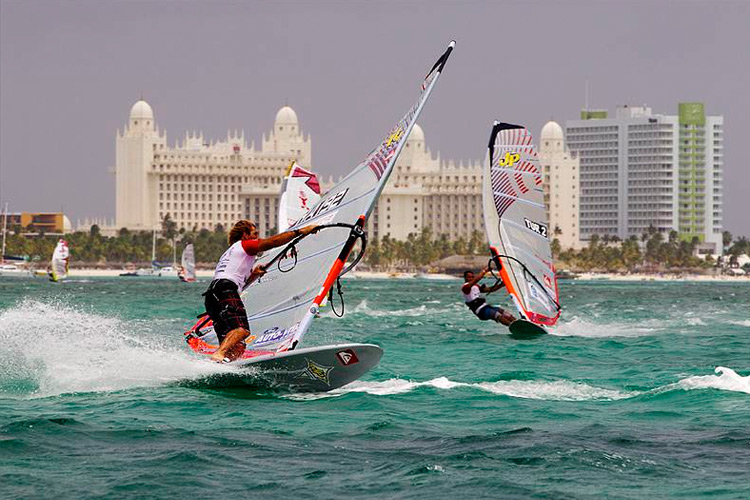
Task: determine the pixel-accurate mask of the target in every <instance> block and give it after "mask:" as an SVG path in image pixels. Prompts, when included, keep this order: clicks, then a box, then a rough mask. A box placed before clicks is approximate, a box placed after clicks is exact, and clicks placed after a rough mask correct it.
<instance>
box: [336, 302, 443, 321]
mask: <svg viewBox="0 0 750 500" xmlns="http://www.w3.org/2000/svg"><path fill="white" fill-rule="evenodd" d="M428 303H433V302H428ZM454 311H455V309H452V308H442V309H432V308H428V307H427V306H426V305H425V304H422V305H421V306H418V307H412V308H409V309H397V310H393V311H388V310H379V309H371V308H370V307H369V306H368V305H367V300H363V301H362V302H360V303H359V304H357V305H356V306H355V307H354V308H353V309H352V310H351V311H350V314H364V315H367V316H372V317H375V318H379V317H384V316H388V317H391V316H393V317H396V316H403V317H419V316H430V315H438V314H446V313H450V312H454Z"/></svg>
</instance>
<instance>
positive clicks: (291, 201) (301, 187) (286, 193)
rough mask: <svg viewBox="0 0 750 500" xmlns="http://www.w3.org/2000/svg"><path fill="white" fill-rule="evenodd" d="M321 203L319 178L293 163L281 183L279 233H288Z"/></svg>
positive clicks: (295, 162)
mask: <svg viewBox="0 0 750 500" xmlns="http://www.w3.org/2000/svg"><path fill="white" fill-rule="evenodd" d="M319 201H320V183H319V182H318V176H317V175H315V174H314V173H312V172H310V171H309V170H306V169H304V168H302V167H301V166H300V165H299V164H298V163H297V161H296V160H295V161H293V162H292V163H291V164H290V165H289V168H288V169H287V171H286V175H285V176H284V181H283V182H282V183H281V197H280V198H279V222H278V230H279V232H280V233H281V232H283V231H286V230H287V228H289V227H290V226H292V225H293V224H294V223H295V222H297V221H298V220H299V219H301V218H302V217H304V216H305V215H307V213H308V212H309V211H310V209H311V208H312V207H314V206H315V205H316V204H317V203H318V202H319Z"/></svg>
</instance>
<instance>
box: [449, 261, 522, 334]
mask: <svg viewBox="0 0 750 500" xmlns="http://www.w3.org/2000/svg"><path fill="white" fill-rule="evenodd" d="M488 272H490V270H489V268H484V269H482V270H481V271H480V272H479V274H474V272H473V271H464V284H463V285H462V286H461V292H462V293H463V295H464V302H466V306H467V307H468V308H469V309H471V312H473V313H474V314H476V316H477V317H478V318H479V319H481V320H482V321H487V320H490V319H491V320H493V321H496V322H498V323H502V324H503V325H505V326H509V325H510V324H511V323H513V322H514V321H515V320H516V318H515V317H514V316H513V315H512V314H511V313H509V312H508V311H505V310H504V309H502V308H500V307H496V306H491V305H489V304H488V303H487V299H485V298H484V297H483V296H482V294H488V293H492V292H494V291H497V290H500V289H501V288H503V287H504V286H505V284H504V283H503V282H502V281H499V282H498V283H496V284H495V285H493V286H491V287H488V286H487V285H484V284H479V282H480V281H482V278H484V276H485V274H487V273H488Z"/></svg>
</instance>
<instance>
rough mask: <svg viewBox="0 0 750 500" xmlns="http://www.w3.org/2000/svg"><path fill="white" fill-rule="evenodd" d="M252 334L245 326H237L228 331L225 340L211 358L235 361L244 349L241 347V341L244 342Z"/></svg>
mask: <svg viewBox="0 0 750 500" xmlns="http://www.w3.org/2000/svg"><path fill="white" fill-rule="evenodd" d="M249 336H250V332H249V331H248V330H245V329H244V328H235V329H234V330H232V331H231V332H229V333H227V336H226V337H224V342H222V343H221V345H220V346H219V348H218V349H216V352H215V353H213V354H212V355H211V359H212V360H214V361H224V358H227V359H229V361H234V360H235V359H237V358H239V357H240V356H241V355H242V351H243V350H244V346H242V347H243V349H239V347H240V346H239V345H238V344H240V342H242V343H243V344H244V342H245V339H246V338H248V337H249Z"/></svg>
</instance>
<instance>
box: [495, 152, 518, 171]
mask: <svg viewBox="0 0 750 500" xmlns="http://www.w3.org/2000/svg"><path fill="white" fill-rule="evenodd" d="M520 159H521V155H520V154H518V153H511V152H510V151H507V152H506V153H505V156H504V157H502V158H500V161H499V162H498V165H500V166H501V167H512V166H513V165H515V164H516V163H518V160H520Z"/></svg>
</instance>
